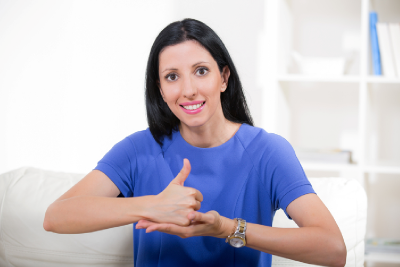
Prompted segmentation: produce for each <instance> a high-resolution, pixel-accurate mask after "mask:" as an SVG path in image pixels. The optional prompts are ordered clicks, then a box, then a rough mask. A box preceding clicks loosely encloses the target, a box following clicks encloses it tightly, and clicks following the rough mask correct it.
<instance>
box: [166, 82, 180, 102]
mask: <svg viewBox="0 0 400 267" xmlns="http://www.w3.org/2000/svg"><path fill="white" fill-rule="evenodd" d="M161 88H162V91H163V94H164V100H165V101H166V102H171V101H174V102H175V101H176V100H177V99H178V98H179V95H180V90H179V88H178V87H177V86H173V85H170V84H164V85H163V84H161Z"/></svg>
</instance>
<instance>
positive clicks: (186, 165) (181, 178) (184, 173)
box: [171, 159, 191, 186]
mask: <svg viewBox="0 0 400 267" xmlns="http://www.w3.org/2000/svg"><path fill="white" fill-rule="evenodd" d="M190 170H191V166H190V162H189V160H188V159H183V167H182V169H181V171H180V172H179V173H178V175H177V176H176V177H175V178H174V179H173V180H172V181H171V183H173V184H178V185H182V186H183V183H184V182H185V181H186V178H187V177H188V176H189V173H190Z"/></svg>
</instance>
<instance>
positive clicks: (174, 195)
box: [147, 159, 203, 226]
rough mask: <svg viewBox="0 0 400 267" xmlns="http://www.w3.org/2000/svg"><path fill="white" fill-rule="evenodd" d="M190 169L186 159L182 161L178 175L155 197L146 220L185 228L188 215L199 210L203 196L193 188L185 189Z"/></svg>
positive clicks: (188, 222) (188, 221) (187, 222)
mask: <svg viewBox="0 0 400 267" xmlns="http://www.w3.org/2000/svg"><path fill="white" fill-rule="evenodd" d="M190 170H191V167H190V162H189V160H188V159H184V160H183V167H182V169H181V171H180V172H179V173H178V175H177V176H176V177H175V178H174V179H173V180H172V181H171V182H170V183H169V185H168V186H167V187H166V188H165V189H164V190H163V191H162V192H161V193H160V194H158V195H157V196H155V198H154V201H153V203H152V205H150V208H149V210H148V216H147V217H148V220H150V221H153V222H158V223H173V224H176V225H181V226H187V225H189V224H190V220H189V219H188V214H189V213H190V212H193V211H197V210H199V209H200V206H201V204H200V203H201V202H202V201H203V195H202V194H201V192H200V191H198V190H197V189H195V188H191V187H185V186H184V183H185V181H186V178H187V177H188V176H189V173H190Z"/></svg>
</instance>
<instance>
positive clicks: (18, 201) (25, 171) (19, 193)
mask: <svg viewBox="0 0 400 267" xmlns="http://www.w3.org/2000/svg"><path fill="white" fill-rule="evenodd" d="M83 176H84V175H82V174H68V173H60V172H51V171H44V170H39V169H34V168H21V169H18V170H15V171H12V172H8V173H5V174H2V175H0V201H1V202H0V266H52V267H53V266H71V265H78V266H129V267H132V266H133V244H132V243H133V240H132V234H133V233H132V231H133V228H132V225H126V226H122V227H116V228H112V229H107V230H102V231H98V232H93V233H87V234H70V235H64V234H55V233H51V232H46V231H45V230H44V229H43V220H44V215H45V212H46V209H47V207H48V206H49V205H50V204H51V203H52V202H54V201H55V200H56V199H57V198H58V197H60V196H61V195H62V194H63V193H64V192H66V191H67V190H68V189H69V188H71V187H72V185H74V184H75V183H77V182H78V181H79V180H80V179H82V178H83Z"/></svg>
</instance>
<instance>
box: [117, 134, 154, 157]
mask: <svg viewBox="0 0 400 267" xmlns="http://www.w3.org/2000/svg"><path fill="white" fill-rule="evenodd" d="M123 141H125V142H127V143H130V145H132V146H133V148H134V149H135V151H136V153H137V154H143V153H147V154H149V153H150V154H159V153H161V147H160V145H159V144H158V143H157V142H156V140H155V139H154V138H153V135H152V134H151V132H150V129H149V128H147V129H146V130H142V131H138V132H135V133H133V134H131V135H129V136H127V137H126V138H125V139H124V140H123Z"/></svg>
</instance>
